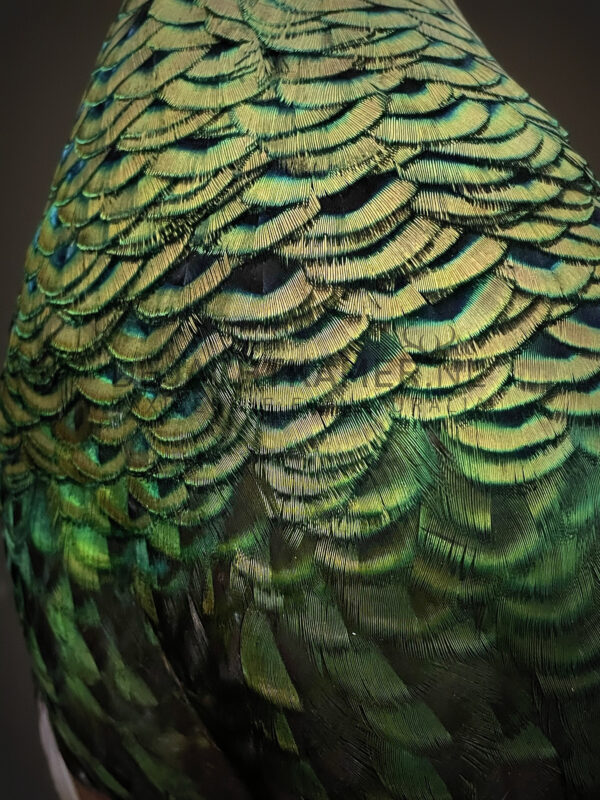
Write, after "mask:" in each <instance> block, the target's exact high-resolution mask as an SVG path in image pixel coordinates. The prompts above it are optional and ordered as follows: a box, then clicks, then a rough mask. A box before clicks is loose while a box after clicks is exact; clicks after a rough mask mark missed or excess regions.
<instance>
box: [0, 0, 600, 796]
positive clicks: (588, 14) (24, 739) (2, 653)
mask: <svg viewBox="0 0 600 800" xmlns="http://www.w3.org/2000/svg"><path fill="white" fill-rule="evenodd" d="M324 2H326V0H324ZM459 4H460V6H461V8H462V9H463V11H464V13H465V14H466V16H467V17H468V19H469V20H470V22H471V23H472V25H473V27H474V28H475V30H476V31H477V32H478V33H479V35H480V36H481V37H482V38H483V40H484V41H485V42H486V44H487V45H488V47H489V48H490V49H491V51H492V53H493V54H494V55H495V56H496V57H497V58H498V60H499V61H500V62H501V63H502V64H503V65H504V67H505V68H506V69H507V70H508V71H509V72H510V74H511V75H512V76H513V77H514V78H516V79H517V80H518V81H519V82H520V83H521V84H523V85H524V86H525V88H526V89H527V90H528V91H529V92H530V93H531V94H532V95H534V96H535V97H536V98H537V99H538V100H540V101H541V102H542V103H544V104H545V105H546V106H547V107H548V108H549V109H550V111H552V112H553V114H554V115H555V116H556V117H558V119H560V120H561V122H562V124H563V125H564V126H565V127H566V128H567V129H568V130H569V131H570V132H571V138H572V141H573V142H574V144H575V146H576V148H577V149H578V150H579V151H580V152H581V153H582V154H583V155H584V156H585V157H586V158H587V159H588V161H589V162H590V163H591V164H592V166H593V167H594V169H595V170H596V173H597V174H599V173H600V141H599V121H600V102H599V98H598V91H597V85H598V75H599V73H600V70H599V69H598V65H597V52H598V47H599V46H600V36H599V33H600V3H598V2H597V0H570V2H565V0H495V1H494V2H489V1H488V2H482V0H459ZM2 5H3V6H4V7H3V8H2V23H1V30H0V54H1V56H0V58H1V59H2V63H1V64H0V102H1V103H2V106H1V108H2V121H1V122H0V160H1V164H0V177H1V181H2V182H1V184H0V224H1V229H0V230H1V232H2V237H1V242H2V253H3V255H2V286H1V290H0V353H3V352H4V347H5V340H6V334H7V330H8V326H9V320H10V316H11V314H12V309H13V305H14V298H15V296H16V294H17V292H18V290H19V287H20V281H21V269H22V261H23V254H24V252H25V249H26V247H27V245H28V242H29V240H30V238H31V237H32V235H33V232H34V230H35V228H36V226H37V224H38V221H39V216H40V213H41V210H42V207H43V204H44V202H45V198H46V193H47V191H48V187H49V184H50V179H51V175H52V172H53V170H54V167H55V164H56V161H57V158H58V154H59V153H60V150H61V148H62V146H63V144H64V142H65V141H66V139H67V136H68V133H69V129H70V126H71V124H72V121H73V118H74V112H75V109H76V107H77V105H78V103H79V100H80V98H81V95H82V93H83V90H84V88H85V84H86V82H87V78H88V75H89V73H90V70H91V68H92V65H93V63H94V60H95V57H96V54H97V52H98V50H99V47H100V44H101V42H102V39H103V36H104V33H105V32H106V29H107V28H108V25H109V23H110V21H111V19H112V18H113V16H114V15H115V14H116V13H117V10H118V7H119V5H120V3H119V0H101V2H99V1H98V0H28V1H27V2H24V0H13V1H12V2H11V3H10V4H9V3H3V4H2ZM0 796H1V797H2V798H3V800H21V799H22V798H23V799H25V800H53V798H54V794H53V792H52V789H51V788H50V784H49V779H48V776H47V771H46V768H45V765H44V763H43V760H42V756H41V752H40V747H39V744H38V741H37V733H36V720H35V715H34V703H33V691H32V687H31V680H30V674H29V665H28V661H27V657H26V655H25V651H24V647H23V643H22V640H21V634H20V630H19V626H18V621H17V619H16V617H15V614H14V611H13V607H12V598H11V596H10V588H9V585H8V582H7V580H6V575H5V572H4V565H3V563H2V562H1V557H0Z"/></svg>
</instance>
